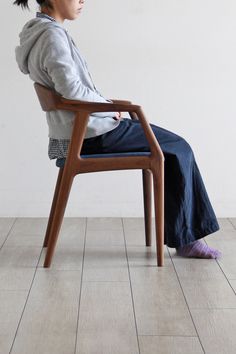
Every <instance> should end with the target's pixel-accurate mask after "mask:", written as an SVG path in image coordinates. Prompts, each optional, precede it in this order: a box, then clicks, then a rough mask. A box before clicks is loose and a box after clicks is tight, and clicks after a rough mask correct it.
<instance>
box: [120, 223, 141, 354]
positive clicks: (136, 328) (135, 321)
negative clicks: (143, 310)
mask: <svg viewBox="0 0 236 354" xmlns="http://www.w3.org/2000/svg"><path fill="white" fill-rule="evenodd" d="M121 222H122V228H123V236H124V245H125V254H126V261H127V267H128V274H129V284H130V292H131V300H132V306H133V315H134V323H135V330H136V338H137V344H138V351H139V354H141V350H140V343H139V336H138V326H137V320H136V315H135V306H134V297H133V290H132V283H131V277H130V269H129V259H128V252H127V245H126V238H125V227H124V220H123V218H121Z"/></svg>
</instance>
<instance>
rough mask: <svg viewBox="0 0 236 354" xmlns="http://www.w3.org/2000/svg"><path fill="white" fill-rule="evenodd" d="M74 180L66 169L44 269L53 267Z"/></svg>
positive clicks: (57, 201)
mask: <svg viewBox="0 0 236 354" xmlns="http://www.w3.org/2000/svg"><path fill="white" fill-rule="evenodd" d="M65 168H66V167H65ZM73 179H74V176H73V175H72V174H71V173H70V172H67V171H66V169H64V173H63V175H62V180H61V183H60V188H59V191H58V197H57V198H56V201H55V210H54V213H53V219H52V223H51V228H50V233H49V239H48V248H47V251H46V257H45V261H44V268H48V267H50V265H51V261H52V257H53V254H54V250H55V246H56V242H57V239H58V234H59V231H60V228H61V224H62V220H63V216H64V213H65V209H66V204H67V201H68V198H69V194H70V190H71V186H72V182H73Z"/></svg>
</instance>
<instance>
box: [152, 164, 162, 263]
mask: <svg viewBox="0 0 236 354" xmlns="http://www.w3.org/2000/svg"><path fill="white" fill-rule="evenodd" d="M152 174H153V192H154V205H155V229H156V248H157V265H158V266H159V267H162V266H163V265H164V162H160V163H159V164H156V166H155V167H154V168H152Z"/></svg>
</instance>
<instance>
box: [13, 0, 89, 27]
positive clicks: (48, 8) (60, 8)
mask: <svg viewBox="0 0 236 354" xmlns="http://www.w3.org/2000/svg"><path fill="white" fill-rule="evenodd" d="M28 1H29V0H15V1H14V3H13V4H15V5H19V6H21V7H22V8H29V5H28ZM36 1H37V3H38V4H39V5H40V8H41V11H42V12H44V13H46V14H48V15H49V16H52V17H53V18H55V20H56V21H58V22H63V21H64V20H75V19H76V18H77V17H78V16H79V14H80V13H81V11H82V8H83V5H84V0H36Z"/></svg>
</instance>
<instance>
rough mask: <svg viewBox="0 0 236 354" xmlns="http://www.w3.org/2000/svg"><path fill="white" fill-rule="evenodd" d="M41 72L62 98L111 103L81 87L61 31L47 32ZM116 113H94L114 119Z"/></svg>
mask: <svg viewBox="0 0 236 354" xmlns="http://www.w3.org/2000/svg"><path fill="white" fill-rule="evenodd" d="M40 55H41V63H42V67H43V70H44V71H46V72H47V74H48V75H49V77H50V78H51V80H52V82H53V84H54V88H55V90H56V91H57V92H58V93H59V94H61V95H62V96H63V97H64V98H67V99H71V100H83V101H90V102H103V103H104V102H105V103H108V102H111V101H110V100H106V99H105V98H104V97H102V96H100V95H99V94H98V93H96V91H93V90H91V89H90V88H88V87H86V86H85V85H83V83H82V82H81V80H80V77H79V75H78V71H77V70H76V67H75V65H76V64H75V62H74V60H73V58H72V55H71V48H70V45H69V39H68V37H67V35H66V33H65V32H64V30H63V29H57V30H56V31H55V30H48V31H47V35H46V37H45V41H44V45H43V48H42V52H41V54H40ZM115 114H116V112H96V116H98V117H114V116H115Z"/></svg>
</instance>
